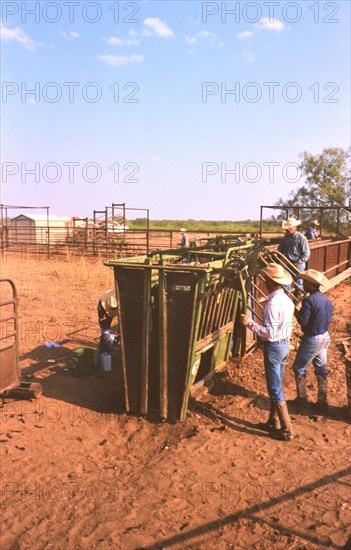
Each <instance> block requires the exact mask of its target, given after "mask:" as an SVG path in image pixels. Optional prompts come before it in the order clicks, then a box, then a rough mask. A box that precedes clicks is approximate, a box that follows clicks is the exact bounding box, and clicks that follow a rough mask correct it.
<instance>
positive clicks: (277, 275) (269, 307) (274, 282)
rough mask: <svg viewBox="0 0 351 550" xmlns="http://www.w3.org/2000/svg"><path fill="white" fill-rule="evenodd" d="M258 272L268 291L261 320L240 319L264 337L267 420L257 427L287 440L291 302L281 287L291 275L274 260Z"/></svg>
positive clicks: (290, 432)
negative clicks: (286, 384)
mask: <svg viewBox="0 0 351 550" xmlns="http://www.w3.org/2000/svg"><path fill="white" fill-rule="evenodd" d="M260 273H261V274H262V275H263V277H264V278H265V282H266V286H267V289H268V290H269V294H268V302H267V304H266V306H265V308H264V310H263V323H262V325H260V324H258V323H256V322H255V321H253V320H252V319H251V318H250V317H249V316H248V315H244V314H242V315H241V322H242V324H243V325H245V326H246V327H247V328H248V329H249V330H251V331H252V332H253V333H254V334H257V336H259V337H260V338H261V339H262V340H263V357H264V369H265V375H266V383H267V390H268V394H269V397H270V400H271V404H270V414H269V418H268V421H267V422H266V423H265V424H261V425H260V427H261V428H263V429H265V430H268V431H270V432H271V433H272V435H273V436H274V437H277V438H279V439H283V440H284V441H289V440H290V439H292V438H293V433H292V427H291V422H290V418H289V413H288V408H287V405H286V401H285V397H284V394H283V388H282V383H283V376H284V369H285V362H286V360H287V358H288V355H289V350H290V345H289V340H290V335H291V331H292V326H293V322H292V318H293V314H294V304H293V302H292V300H290V298H289V297H288V296H287V295H286V294H285V292H284V289H283V286H285V285H287V284H290V283H291V282H292V277H291V275H290V273H288V272H287V271H286V270H285V269H284V268H283V267H282V266H281V265H278V264H273V263H272V264H268V265H267V266H266V267H265V269H261V271H260ZM279 427H280V429H279Z"/></svg>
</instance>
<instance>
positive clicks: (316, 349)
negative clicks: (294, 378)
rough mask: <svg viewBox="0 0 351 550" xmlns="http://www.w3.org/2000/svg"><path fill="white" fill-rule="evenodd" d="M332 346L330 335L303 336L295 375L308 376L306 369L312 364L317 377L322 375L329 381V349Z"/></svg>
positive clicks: (294, 365)
mask: <svg viewBox="0 0 351 550" xmlns="http://www.w3.org/2000/svg"><path fill="white" fill-rule="evenodd" d="M329 344H330V337H329V333H328V332H325V333H324V334H318V335H317V336H303V338H302V340H301V344H300V346H299V349H298V350H297V354H296V357H295V361H294V364H293V369H294V373H295V374H301V375H302V376H306V369H307V367H308V365H309V364H310V363H311V362H312V364H313V367H314V372H315V374H316V376H317V375H318V374H321V375H322V376H323V378H324V380H326V379H327V376H328V371H327V348H328V346H329Z"/></svg>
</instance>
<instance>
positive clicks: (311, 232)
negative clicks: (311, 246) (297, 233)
mask: <svg viewBox="0 0 351 550" xmlns="http://www.w3.org/2000/svg"><path fill="white" fill-rule="evenodd" d="M305 237H306V239H316V238H317V231H316V229H315V227H313V226H312V225H310V227H309V228H308V229H307V231H306V233H305Z"/></svg>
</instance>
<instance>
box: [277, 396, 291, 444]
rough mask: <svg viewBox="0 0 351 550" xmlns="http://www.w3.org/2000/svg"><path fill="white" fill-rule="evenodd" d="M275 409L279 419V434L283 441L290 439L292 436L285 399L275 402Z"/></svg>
mask: <svg viewBox="0 0 351 550" xmlns="http://www.w3.org/2000/svg"><path fill="white" fill-rule="evenodd" d="M275 407H276V411H277V414H278V417H279V420H280V436H281V439H283V440H284V441H290V440H291V439H292V438H293V437H294V436H293V433H292V427H291V422H290V417H289V412H288V407H287V405H286V402H285V401H280V403H275Z"/></svg>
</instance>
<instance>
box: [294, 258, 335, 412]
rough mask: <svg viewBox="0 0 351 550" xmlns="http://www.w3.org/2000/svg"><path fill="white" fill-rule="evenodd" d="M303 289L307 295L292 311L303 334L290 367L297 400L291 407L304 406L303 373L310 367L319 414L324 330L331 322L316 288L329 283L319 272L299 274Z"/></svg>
mask: <svg viewBox="0 0 351 550" xmlns="http://www.w3.org/2000/svg"><path fill="white" fill-rule="evenodd" d="M301 277H302V279H303V287H304V290H305V291H306V292H308V293H309V295H308V296H307V297H306V298H304V300H303V301H302V307H301V309H300V311H297V310H295V317H296V319H297V321H298V322H299V324H300V325H301V328H302V331H303V333H304V335H303V337H302V340H301V343H300V346H299V349H298V350H297V354H296V357H295V361H294V364H293V370H294V373H295V380H296V392H297V397H296V399H295V403H296V404H299V405H306V404H307V392H306V369H307V367H308V365H309V364H310V363H312V364H313V367H314V372H315V375H316V378H317V383H318V407H319V410H321V411H323V410H326V409H327V408H328V401H327V386H328V371H327V348H328V346H329V343H330V338H329V333H328V327H329V324H330V322H331V318H332V311H333V304H332V302H331V300H329V298H328V297H327V296H326V295H325V294H323V293H322V292H321V291H320V290H319V288H320V286H324V287H326V288H328V287H329V281H328V279H327V278H326V277H325V275H323V273H320V272H319V271H316V270H315V269H308V270H307V271H305V272H304V273H302V274H301Z"/></svg>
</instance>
